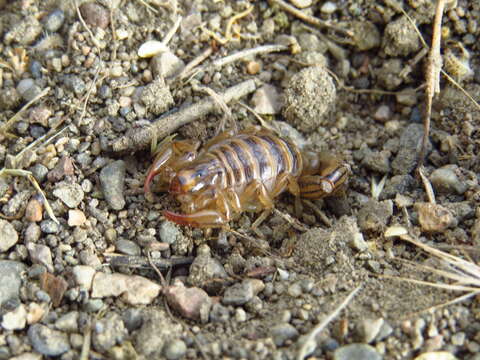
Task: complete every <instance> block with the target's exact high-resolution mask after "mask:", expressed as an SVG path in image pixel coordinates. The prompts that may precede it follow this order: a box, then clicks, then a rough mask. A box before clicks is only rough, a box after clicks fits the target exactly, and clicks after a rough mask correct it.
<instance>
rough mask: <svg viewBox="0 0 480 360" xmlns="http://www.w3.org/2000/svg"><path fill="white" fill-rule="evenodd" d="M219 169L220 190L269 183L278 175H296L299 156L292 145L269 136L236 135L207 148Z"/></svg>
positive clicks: (298, 168) (298, 172)
mask: <svg viewBox="0 0 480 360" xmlns="http://www.w3.org/2000/svg"><path fill="white" fill-rule="evenodd" d="M210 154H211V155H212V156H215V157H216V158H217V159H218V160H219V162H220V163H221V165H222V167H223V168H224V171H223V177H224V179H223V181H222V187H223V188H225V187H237V186H244V185H247V184H249V183H251V182H252V181H253V180H258V181H261V182H262V183H264V184H265V185H268V184H271V183H273V182H274V180H275V179H276V178H277V177H278V175H280V174H282V173H285V172H286V173H290V174H292V175H293V176H299V175H300V173H301V171H302V157H301V155H300V152H299V150H298V149H297V147H296V146H294V145H292V144H290V143H288V142H286V141H284V140H282V139H279V138H277V137H276V136H273V135H270V134H259V135H250V134H240V135H238V136H234V137H232V138H231V139H227V140H225V141H223V142H221V143H219V144H217V145H215V146H213V147H212V148H211V149H210Z"/></svg>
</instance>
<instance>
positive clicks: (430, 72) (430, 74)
mask: <svg viewBox="0 0 480 360" xmlns="http://www.w3.org/2000/svg"><path fill="white" fill-rule="evenodd" d="M445 2H446V0H438V1H437V7H436V9H435V20H434V22H433V37H432V47H431V48H430V55H429V57H428V64H427V73H426V81H427V88H426V90H425V93H426V96H427V99H426V101H427V103H426V109H425V117H424V119H423V138H422V147H421V148H420V156H419V160H418V167H417V168H420V167H421V166H422V165H423V161H424V157H425V151H426V147H427V141H428V136H429V133H430V119H431V117H432V103H433V97H434V96H435V95H436V94H438V93H440V70H441V69H442V56H441V55H440V41H441V36H442V17H443V10H444V8H445Z"/></svg>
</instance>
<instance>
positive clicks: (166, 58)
mask: <svg viewBox="0 0 480 360" xmlns="http://www.w3.org/2000/svg"><path fill="white" fill-rule="evenodd" d="M150 67H151V68H152V72H153V74H154V75H155V76H161V77H164V78H169V77H172V76H174V75H175V74H178V73H179V72H180V71H182V70H183V68H184V67H185V63H184V62H183V60H182V59H180V58H179V57H178V56H176V55H175V54H174V53H172V52H170V51H167V52H164V53H161V54H158V55H156V56H155V57H154V58H153V59H152V61H151V63H150Z"/></svg>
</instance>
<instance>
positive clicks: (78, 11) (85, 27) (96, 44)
mask: <svg viewBox="0 0 480 360" xmlns="http://www.w3.org/2000/svg"><path fill="white" fill-rule="evenodd" d="M75 9H76V11H77V15H78V18H79V19H80V22H81V23H82V26H83V27H84V29H85V30H86V31H87V32H88V35H90V38H91V39H92V42H93V44H94V45H95V46H96V47H97V48H100V46H99V44H98V41H97V39H95V36H93V33H92V31H91V30H90V28H89V27H88V25H87V23H86V22H85V20H83V17H82V14H81V13H80V9H79V7H78V3H77V1H76V0H75Z"/></svg>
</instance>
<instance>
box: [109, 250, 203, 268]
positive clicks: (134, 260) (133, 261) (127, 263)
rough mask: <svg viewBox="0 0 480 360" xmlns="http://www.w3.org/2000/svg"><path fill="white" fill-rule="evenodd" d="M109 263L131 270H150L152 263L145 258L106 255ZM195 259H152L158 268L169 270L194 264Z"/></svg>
mask: <svg viewBox="0 0 480 360" xmlns="http://www.w3.org/2000/svg"><path fill="white" fill-rule="evenodd" d="M105 257H106V258H107V259H108V263H109V264H110V265H112V266H114V267H119V266H123V267H129V268H148V266H149V265H150V261H149V260H148V259H145V257H143V256H132V255H120V254H114V253H110V254H105ZM193 260H194V258H193V257H191V256H190V257H182V258H173V259H151V262H152V263H153V264H155V266H156V267H157V268H160V269H169V268H172V267H174V266H178V265H189V264H191V263H192V262H193Z"/></svg>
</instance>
